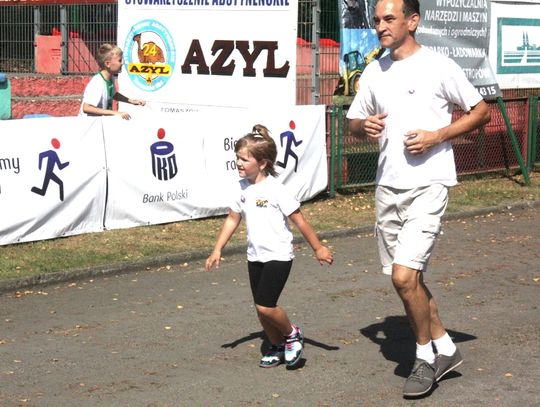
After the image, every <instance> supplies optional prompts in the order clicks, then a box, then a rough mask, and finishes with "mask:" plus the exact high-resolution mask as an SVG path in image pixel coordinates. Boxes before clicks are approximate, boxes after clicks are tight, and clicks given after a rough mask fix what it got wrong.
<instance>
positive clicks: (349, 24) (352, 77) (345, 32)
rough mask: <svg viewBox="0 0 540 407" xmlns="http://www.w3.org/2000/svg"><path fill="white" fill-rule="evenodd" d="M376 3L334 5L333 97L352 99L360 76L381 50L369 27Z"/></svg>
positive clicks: (347, 0) (350, 0)
mask: <svg viewBox="0 0 540 407" xmlns="http://www.w3.org/2000/svg"><path fill="white" fill-rule="evenodd" d="M375 3H376V0H341V1H339V2H338V7H339V13H340V16H341V18H340V28H341V49H340V61H339V74H340V78H339V82H338V85H337V88H336V90H335V91H334V95H343V96H354V95H355V94H356V92H357V91H358V87H359V86H360V76H361V75H362V72H363V71H364V69H365V68H366V66H367V64H369V63H370V62H371V61H372V60H373V59H376V58H378V57H380V56H381V54H382V53H383V52H384V49H382V48H381V45H380V44H379V39H378V37H377V33H376V32H375V30H374V28H373V13H374V10H375Z"/></svg>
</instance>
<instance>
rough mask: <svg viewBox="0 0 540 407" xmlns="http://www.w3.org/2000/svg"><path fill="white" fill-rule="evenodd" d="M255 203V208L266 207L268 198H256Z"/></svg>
mask: <svg viewBox="0 0 540 407" xmlns="http://www.w3.org/2000/svg"><path fill="white" fill-rule="evenodd" d="M255 205H256V206H257V208H266V207H268V199H256V200H255Z"/></svg>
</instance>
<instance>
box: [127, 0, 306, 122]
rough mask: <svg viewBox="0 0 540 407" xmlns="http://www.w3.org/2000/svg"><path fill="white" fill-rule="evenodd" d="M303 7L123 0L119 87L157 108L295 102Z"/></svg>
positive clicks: (226, 0) (283, 1) (239, 0)
mask: <svg viewBox="0 0 540 407" xmlns="http://www.w3.org/2000/svg"><path fill="white" fill-rule="evenodd" d="M297 15H298V2H296V1H289V0H279V1H252V0H194V1H189V2H184V1H181V2H179V1H158V2H156V1H146V0H120V1H119V2H118V45H119V46H120V47H121V48H123V51H124V69H123V72H122V73H121V74H120V76H119V86H120V90H121V92H122V93H123V94H125V95H129V96H130V97H137V98H141V99H144V100H146V101H147V102H148V104H149V107H151V108H152V109H153V110H154V111H157V112H160V111H163V110H166V109H170V108H171V104H177V105H181V106H182V109H193V110H200V109H199V107H200V108H204V107H248V106H275V105H280V106H292V105H294V104H295V97H296V37H297V34H296V32H297V27H296V24H297ZM172 108H173V109H174V106H173V107H172Z"/></svg>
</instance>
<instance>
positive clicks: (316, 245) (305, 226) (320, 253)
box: [289, 209, 334, 265]
mask: <svg viewBox="0 0 540 407" xmlns="http://www.w3.org/2000/svg"><path fill="white" fill-rule="evenodd" d="M289 219H290V220H291V222H292V223H294V225H295V226H296V227H297V228H298V230H299V231H300V233H302V236H304V239H306V241H307V242H308V243H309V245H310V246H311V248H312V249H313V251H314V252H315V255H316V256H317V260H318V261H319V263H320V264H321V265H322V264H323V263H324V262H326V263H328V264H332V262H333V261H334V257H333V255H332V252H331V251H330V250H329V249H328V248H327V247H326V246H323V245H322V243H321V242H320V240H319V238H318V237H317V234H316V233H315V231H314V230H313V228H312V227H311V225H310V224H309V223H308V221H307V220H306V218H304V215H303V214H302V212H301V211H300V209H297V210H295V211H294V212H293V213H291V214H290V215H289Z"/></svg>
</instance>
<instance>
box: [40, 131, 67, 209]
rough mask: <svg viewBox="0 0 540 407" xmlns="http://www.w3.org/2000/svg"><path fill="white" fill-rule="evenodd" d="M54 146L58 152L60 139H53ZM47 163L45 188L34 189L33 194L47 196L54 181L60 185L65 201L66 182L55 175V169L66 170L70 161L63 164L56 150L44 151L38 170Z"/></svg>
mask: <svg viewBox="0 0 540 407" xmlns="http://www.w3.org/2000/svg"><path fill="white" fill-rule="evenodd" d="M51 144H52V146H53V147H54V148H55V149H56V150H58V149H59V148H60V141H58V139H56V138H53V139H52V140H51ZM45 160H46V161H47V166H46V168H45V177H44V179H43V186H42V187H41V188H38V187H32V192H34V193H36V194H38V195H41V196H45V194H46V193H47V188H49V182H50V181H51V180H53V181H54V182H56V183H57V184H58V187H59V188H60V200H61V201H63V200H64V182H63V181H62V180H61V179H60V178H59V177H58V175H56V174H55V173H54V167H55V166H57V167H58V169H59V170H60V171H61V170H63V169H64V168H66V167H67V166H68V165H69V161H67V162H65V163H63V162H61V161H60V158H58V154H57V153H56V151H54V150H47V151H43V152H42V153H40V154H39V164H38V168H39V169H40V170H41V167H42V166H43V162H44V161H45Z"/></svg>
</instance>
